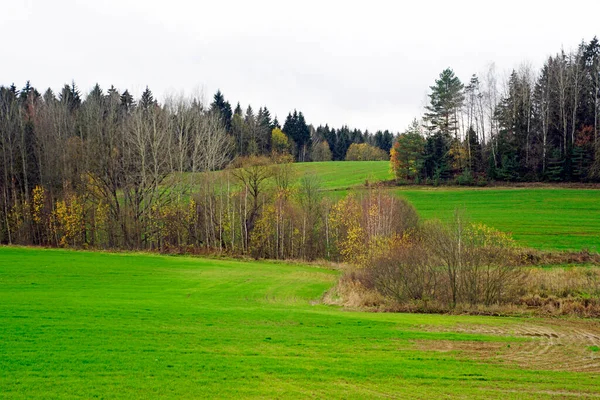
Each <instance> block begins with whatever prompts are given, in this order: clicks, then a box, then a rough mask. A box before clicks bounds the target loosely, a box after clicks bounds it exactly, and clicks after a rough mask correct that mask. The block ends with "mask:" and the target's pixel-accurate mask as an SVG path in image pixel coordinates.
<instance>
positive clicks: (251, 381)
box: [0, 247, 599, 399]
mask: <svg viewBox="0 0 600 400" xmlns="http://www.w3.org/2000/svg"><path fill="white" fill-rule="evenodd" d="M336 277H337V274H336V272H334V271H330V270H326V269H321V268H317V267H310V266H301V265H288V264H278V263H264V262H262V263H259V262H239V261H229V260H211V259H198V258H187V257H162V256H152V255H140V254H106V253H89V252H72V251H65V250H37V249H24V248H6V247H4V248H0V285H1V288H2V289H1V290H0V338H1V339H2V340H0V371H1V373H0V398H3V399H17V398H23V399H25V398H28V399H29V398H105V399H111V398H120V399H122V398H157V397H161V398H199V397H202V398H231V397H237V398H306V397H318V398H357V399H364V398H380V397H405V398H408V397H410V398H423V399H426V398H432V397H443V396H445V397H452V398H466V397H469V398H503V399H506V398H540V397H544V398H549V397H555V398H563V397H566V396H570V395H577V396H594V395H597V394H598V382H597V374H596V373H597V372H599V371H598V364H597V363H596V364H594V363H595V362H597V361H594V355H595V354H597V353H595V352H594V350H595V349H597V347H595V348H594V347H593V346H591V344H590V343H587V342H586V341H585V340H584V339H582V340H579V341H578V340H575V339H573V340H570V339H569V338H574V337H575V336H574V334H573V332H583V333H585V334H586V335H588V333H589V332H588V331H586V330H585V329H583V328H581V327H578V328H577V329H576V330H572V331H569V332H571V333H572V334H571V336H569V335H568V334H567V333H564V334H563V332H567V331H564V330H561V329H566V328H560V327H558V326H554V325H547V324H548V323H546V322H544V321H541V320H530V319H529V320H521V319H518V318H492V317H472V316H440V315H407V314H370V313H359V312H347V311H343V310H341V309H340V308H338V307H335V306H327V305H324V304H321V303H320V301H319V300H320V299H321V297H322V296H323V294H324V292H325V291H326V290H328V289H329V288H330V287H331V286H332V285H333V283H334V281H335V280H336ZM559 322H560V321H559ZM559 322H556V323H559ZM563 323H566V322H565V321H563ZM586 329H587V328H586ZM555 332H556V333H555ZM596 334H597V332H596ZM577 337H579V336H577ZM582 337H583V336H582ZM589 337H593V335H592V336H589ZM585 338H588V336H585ZM548 340H551V341H553V342H552V343H555V344H556V342H560V344H561V346H554V347H552V346H550V345H549V344H548V343H549V342H548ZM586 340H587V339H586ZM552 343H550V344H552ZM596 360H597V359H596ZM540 370H543V372H540ZM574 371H587V372H574Z"/></svg>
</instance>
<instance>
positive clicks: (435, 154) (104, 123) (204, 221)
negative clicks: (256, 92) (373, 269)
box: [0, 38, 600, 259]
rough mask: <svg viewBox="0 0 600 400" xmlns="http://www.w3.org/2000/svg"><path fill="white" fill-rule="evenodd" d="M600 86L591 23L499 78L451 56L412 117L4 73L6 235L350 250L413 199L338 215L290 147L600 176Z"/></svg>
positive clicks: (515, 176) (475, 169)
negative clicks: (353, 124) (310, 117)
mask: <svg viewBox="0 0 600 400" xmlns="http://www.w3.org/2000/svg"><path fill="white" fill-rule="evenodd" d="M599 87H600V44H599V42H598V40H597V39H596V38H594V39H593V40H591V41H590V42H589V43H582V44H581V45H580V46H579V47H578V48H577V49H576V50H573V51H571V52H568V53H566V52H564V51H561V52H559V53H558V54H556V55H553V56H551V57H548V59H547V61H546V62H545V64H544V65H543V67H542V69H541V70H540V71H534V70H533V69H532V68H531V67H527V66H524V67H520V68H519V69H516V70H514V71H513V72H512V73H511V74H510V76H509V77H508V79H507V80H506V82H504V83H501V82H500V79H499V78H498V77H497V74H496V73H495V71H494V69H493V68H490V70H489V71H488V73H487V74H486V75H485V76H483V77H482V78H481V79H480V78H479V77H478V76H475V75H473V77H472V78H471V79H470V81H469V82H468V84H466V85H465V84H463V83H462V82H461V81H460V79H459V78H458V77H457V76H456V75H455V73H454V72H453V71H452V70H451V69H446V70H444V71H443V72H442V73H441V74H440V76H439V78H438V79H437V80H436V81H435V83H434V85H432V86H431V88H430V91H429V98H430V102H429V105H428V106H427V107H426V112H425V114H424V115H423V116H422V118H420V119H415V121H414V122H413V123H412V124H411V125H410V126H409V127H408V128H407V129H406V131H404V132H401V133H391V132H390V131H387V130H386V131H378V132H375V133H370V132H368V131H361V130H359V129H350V128H348V127H347V126H343V127H341V128H339V129H333V128H330V127H329V126H327V125H325V126H318V127H316V128H315V127H314V126H313V125H311V124H309V123H307V121H306V119H305V116H304V115H303V113H302V112H299V111H296V110H294V111H292V112H290V113H289V114H288V116H287V117H286V119H285V121H284V123H283V125H281V124H280V123H279V121H278V120H277V118H276V117H275V118H273V117H272V116H271V113H270V111H269V110H268V108H267V107H266V106H261V107H259V109H258V111H257V112H255V111H254V110H253V108H252V107H251V106H248V107H247V108H246V111H243V110H242V107H241V106H240V104H239V103H238V104H237V105H236V107H235V108H233V109H232V107H231V103H229V101H227V100H226V99H225V97H224V95H223V93H221V92H220V91H218V92H217V93H216V94H215V95H214V98H213V101H212V103H211V104H209V105H207V104H204V103H203V102H202V100H201V99H200V98H199V97H194V96H188V97H186V96H183V95H180V96H170V97H167V98H166V99H165V100H164V101H163V102H161V103H159V102H158V101H157V100H156V99H155V96H154V94H153V93H152V91H151V90H150V89H149V88H146V90H145V91H144V92H143V93H142V95H141V97H140V98H139V99H134V98H133V96H132V95H131V94H130V93H129V91H128V90H124V91H122V92H121V91H119V90H118V89H116V88H114V87H112V86H111V87H110V88H109V89H108V90H106V91H104V90H103V89H102V88H101V87H100V86H99V85H96V86H94V88H93V89H92V90H91V91H90V92H89V93H88V94H87V95H85V96H84V95H82V94H81V93H80V90H79V89H78V88H77V86H76V84H75V83H74V82H73V83H71V84H67V85H65V86H64V87H63V88H62V90H61V91H60V92H59V93H58V94H55V93H54V92H53V91H52V90H51V89H47V90H46V91H44V93H43V94H41V92H40V91H38V90H37V89H36V88H35V87H33V86H32V85H31V84H30V83H29V82H27V83H26V84H25V86H24V87H23V88H22V89H20V90H18V89H17V88H16V86H15V85H11V86H2V87H0V149H1V158H0V189H1V192H2V193H1V194H0V205H1V208H0V217H1V218H0V242H2V243H22V244H40V245H50V246H75V247H79V246H92V247H99V248H128V249H138V248H139V249H156V250H161V251H167V250H168V249H173V248H176V249H188V248H192V249H198V248H202V249H205V250H206V251H212V250H215V249H217V250H219V251H227V252H230V253H233V254H253V255H254V256H256V257H267V258H305V259H315V258H328V259H343V258H344V251H346V252H350V253H352V251H351V250H348V249H346V250H344V249H345V248H346V247H348V246H349V247H348V248H352V246H359V245H358V243H366V242H368V241H369V240H370V239H367V237H368V238H378V237H381V236H382V232H383V231H385V232H386V233H385V235H383V236H386V237H391V236H393V235H398V234H401V233H402V232H404V230H405V228H406V227H404V226H401V225H402V224H400V225H398V226H395V227H392V225H393V224H394V223H396V222H397V221H396V222H394V219H393V218H391V219H390V218H389V217H387V216H388V215H390V213H389V211H390V210H392V209H394V207H395V208H398V207H400V208H404V207H408V205H403V204H400V203H398V201H397V200H395V199H392V198H391V197H389V195H388V194H382V193H376V192H373V193H369V194H363V195H362V196H361V197H360V198H355V199H354V200H352V199H351V200H348V199H344V200H341V202H351V203H352V202H354V203H355V204H354V203H352V204H354V205H353V206H352V207H354V208H352V207H351V208H350V209H353V210H356V212H355V213H354V214H353V213H352V212H347V213H341V212H338V217H339V218H338V219H336V218H335V215H336V209H339V207H340V205H339V204H341V203H339V202H338V203H336V202H335V201H333V200H332V199H329V198H325V197H324V196H323V194H322V193H321V191H320V190H319V182H318V179H315V177H310V176H306V177H302V178H301V179H297V178H298V177H293V176H292V173H291V169H290V167H289V163H290V162H294V161H295V162H309V161H330V160H386V159H391V166H392V168H393V170H394V171H395V174H396V177H397V181H398V183H414V184H434V185H437V184H441V183H457V184H461V185H475V184H483V185H484V184H487V182H489V181H494V180H503V181H509V182H519V181H551V182H590V181H596V180H598V179H599V178H600V141H599V132H598V129H599V128H598V124H599V121H598V114H599V112H600V111H599V110H600V104H599V97H600V93H599ZM390 157H391V158H390ZM215 171H220V172H215ZM375 199H376V200H375ZM382 199H383V200H382ZM344 204H345V205H344V206H345V207H350V205H349V204H346V203H344ZM373 207H375V208H376V209H374V208H373ZM385 207H387V208H386V209H384V208H385ZM353 216H354V218H355V220H353V221H350V220H349V218H350V219H351V218H353ZM372 218H376V219H377V222H376V223H373V221H371V219H372ZM343 219H346V220H345V221H342V220H343ZM384 220H385V222H384ZM390 224H392V225H390ZM359 225H360V226H361V229H362V230H361V231H360V232H362V233H360V234H357V232H359V231H357V230H356V229H355V228H356V227H357V226H359ZM374 227H376V229H375V228H374ZM374 229H375V230H374ZM377 230H379V231H377ZM357 235H358V236H357ZM321 238H325V241H323V240H321ZM348 240H350V242H348ZM352 241H355V242H356V243H354V242H352ZM365 241H366V242H365ZM368 247H369V246H367V248H368ZM352 257H354V255H350V256H349V258H352ZM346 258H348V257H346Z"/></svg>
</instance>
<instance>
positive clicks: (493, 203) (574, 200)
mask: <svg viewBox="0 0 600 400" xmlns="http://www.w3.org/2000/svg"><path fill="white" fill-rule="evenodd" d="M294 169H295V171H296V174H297V176H303V175H304V174H318V176H319V178H320V180H321V185H322V187H323V190H325V191H326V192H328V194H329V195H330V196H332V197H334V198H341V197H342V196H345V195H347V194H348V193H349V192H350V191H351V190H349V189H351V188H355V189H360V188H364V185H365V181H367V180H368V181H369V182H371V183H376V182H381V181H386V180H390V179H392V178H393V176H392V175H391V172H390V166H389V162H387V161H369V162H361V161H351V162H347V161H340V162H327V163H298V164H295V165H294ZM386 190H390V191H392V192H393V193H395V194H397V195H398V196H401V197H404V198H406V199H407V200H408V201H410V202H411V203H412V204H413V205H414V206H415V208H416V209H417V212H418V213H419V215H420V216H421V217H422V218H424V219H433V218H436V219H440V220H443V221H448V220H450V219H451V218H452V217H453V215H454V210H456V209H461V210H464V212H465V214H466V215H467V217H468V218H469V219H470V220H471V221H473V222H480V223H484V224H486V225H489V226H491V227H494V228H496V229H498V230H501V231H503V232H507V233H510V234H511V235H512V236H513V238H514V239H515V240H516V241H517V243H519V245H521V246H525V247H531V248H535V249H540V250H570V251H580V250H582V249H588V250H590V251H594V252H598V251H600V190H598V189H571V188H556V187H489V188H488V187H483V188H473V187H457V186H443V187H431V186H406V187H390V188H387V189H386Z"/></svg>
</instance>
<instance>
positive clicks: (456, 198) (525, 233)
mask: <svg viewBox="0 0 600 400" xmlns="http://www.w3.org/2000/svg"><path fill="white" fill-rule="evenodd" d="M394 193H396V194H398V195H400V196H403V197H405V198H406V199H407V200H409V201H410V202H411V203H412V204H413V205H414V206H415V208H416V209H417V211H418V212H419V215H420V216H421V217H423V218H425V219H430V218H438V219H441V220H449V219H451V218H452V216H453V214H454V210H455V209H463V210H465V212H466V215H467V216H468V217H469V218H470V220H472V221H475V222H483V223H485V224H486V225H489V226H492V227H494V228H496V229H499V230H501V231H504V232H510V233H512V235H513V238H514V239H515V240H516V241H517V243H519V244H520V245H523V246H526V247H532V248H537V249H542V250H576V251H579V250H581V249H583V248H587V249H589V250H592V251H596V252H598V251H600V191H599V190H593V189H562V188H561V189H545V188H544V189H534V188H531V189H530V188H526V189H523V188H513V189H510V188H507V189H504V188H503V189H493V188H489V189H488V188H483V189H474V188H454V187H451V188H437V189H433V188H417V189H415V188H408V189H398V190H394Z"/></svg>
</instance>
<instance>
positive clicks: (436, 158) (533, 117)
mask: <svg viewBox="0 0 600 400" xmlns="http://www.w3.org/2000/svg"><path fill="white" fill-rule="evenodd" d="M599 99H600V44H599V42H598V39H597V38H594V39H592V40H591V41H590V42H589V43H585V42H582V43H581V44H580V45H579V46H578V47H577V49H576V50H573V51H570V52H565V51H564V50H561V51H560V52H559V53H557V54H556V55H553V56H550V57H548V59H547V60H546V61H545V63H544V65H543V67H542V68H541V70H539V71H535V70H534V69H533V68H532V67H531V66H528V65H523V66H522V67H520V68H519V69H515V70H513V71H512V73H511V74H510V77H509V78H508V79H507V81H506V82H505V83H504V84H499V82H498V79H497V77H496V73H495V71H494V67H493V66H491V67H490V70H489V71H488V72H487V73H486V74H485V75H484V76H483V78H482V79H481V78H480V77H478V76H477V75H473V76H472V77H471V79H470V80H469V82H468V83H467V84H466V85H465V84H464V83H463V82H461V81H460V79H459V78H458V77H457V76H456V75H455V74H454V71H452V69H450V68H448V69H446V70H444V71H443V72H442V73H441V74H440V76H439V78H438V79H437V80H436V81H435V84H434V85H433V86H432V87H431V88H430V94H429V104H428V105H427V107H426V112H425V114H424V115H423V117H422V120H421V121H415V122H414V123H413V124H411V126H409V127H408V129H406V131H405V132H403V133H402V134H401V135H399V137H398V139H397V141H396V142H395V144H394V148H393V149H392V154H391V156H392V157H391V158H392V165H393V168H394V170H395V171H396V175H397V177H398V179H400V180H401V181H404V182H417V183H420V182H425V183H434V184H436V183H439V182H443V181H455V182H456V183H459V184H475V183H485V182H487V181H490V180H503V181H513V182H514V181H554V182H556V181H568V182H578V181H598V180H599V179H600V140H599V138H600V132H599V120H598V115H599V113H600V103H599Z"/></svg>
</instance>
